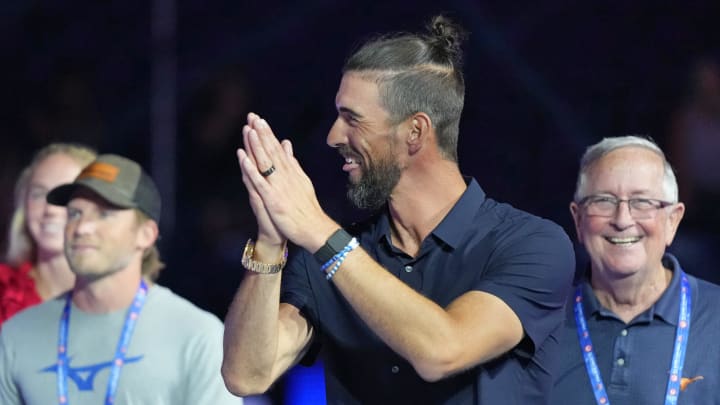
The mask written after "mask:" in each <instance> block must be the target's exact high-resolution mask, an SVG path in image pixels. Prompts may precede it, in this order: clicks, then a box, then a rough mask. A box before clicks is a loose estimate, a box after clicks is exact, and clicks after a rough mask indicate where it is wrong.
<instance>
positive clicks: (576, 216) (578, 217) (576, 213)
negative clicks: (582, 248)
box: [570, 201, 583, 243]
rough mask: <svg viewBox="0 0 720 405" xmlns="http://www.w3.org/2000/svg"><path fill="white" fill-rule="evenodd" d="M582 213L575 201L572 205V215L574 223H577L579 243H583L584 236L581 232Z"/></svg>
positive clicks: (576, 232) (576, 230)
mask: <svg viewBox="0 0 720 405" xmlns="http://www.w3.org/2000/svg"><path fill="white" fill-rule="evenodd" d="M580 211H581V210H580V206H579V205H578V204H577V203H576V202H575V201H573V202H571V203H570V215H572V217H573V221H574V222H575V234H576V235H577V239H578V242H580V243H583V237H582V235H583V234H582V232H581V231H580V227H581V226H582V222H581V221H582V213H581V212H580Z"/></svg>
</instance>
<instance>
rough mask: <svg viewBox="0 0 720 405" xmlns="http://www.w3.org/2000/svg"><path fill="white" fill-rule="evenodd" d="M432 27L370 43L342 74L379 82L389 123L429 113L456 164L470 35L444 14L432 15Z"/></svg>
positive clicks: (442, 145)
mask: <svg viewBox="0 0 720 405" xmlns="http://www.w3.org/2000/svg"><path fill="white" fill-rule="evenodd" d="M427 31H428V32H427V33H425V34H409V33H395V34H389V35H383V36H380V37H378V38H375V39H372V40H370V41H368V42H366V43H365V44H363V45H362V46H361V47H360V48H359V49H358V50H357V51H356V52H355V53H354V54H352V55H351V56H350V58H349V59H348V60H347V62H346V63H345V66H344V67H343V74H345V73H348V72H353V73H359V74H361V75H363V76H365V77H366V78H367V79H369V80H373V81H374V82H375V83H376V84H377V85H378V91H379V94H380V104H381V105H382V107H383V108H384V109H385V110H386V111H387V112H388V114H389V115H390V125H398V124H399V123H401V122H402V121H403V120H405V119H407V118H408V117H409V116H411V115H412V114H415V113H418V112H424V113H426V114H427V115H428V116H429V117H430V120H431V121H432V125H433V127H434V129H435V132H436V134H437V142H438V147H439V149H440V151H441V153H442V154H443V157H444V158H445V159H448V160H451V161H454V162H457V140H458V132H459V126H460V115H461V113H462V109H463V104H464V100H465V80H464V78H463V73H462V59H463V58H462V49H461V45H462V42H463V41H464V40H465V38H466V37H467V34H466V32H465V30H463V28H462V27H460V26H459V25H457V24H455V23H454V22H452V21H451V20H450V19H449V18H447V17H445V16H436V17H433V18H432V20H431V21H430V23H429V24H428V26H427Z"/></svg>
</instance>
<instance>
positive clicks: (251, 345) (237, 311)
mask: <svg viewBox="0 0 720 405" xmlns="http://www.w3.org/2000/svg"><path fill="white" fill-rule="evenodd" d="M279 300H280V275H279V274H256V273H252V272H249V271H248V272H246V274H245V276H244V279H243V281H242V283H241V284H240V287H239V289H238V291H237V293H236V295H235V298H234V299H233V302H232V304H231V305H230V309H229V310H228V314H227V316H226V318H225V334H224V339H223V365H222V373H223V378H224V380H225V385H226V386H227V387H228V389H229V390H230V391H231V392H233V393H234V394H236V395H249V394H255V393H260V392H264V391H265V390H267V388H268V387H269V386H270V385H271V384H272V382H273V381H272V379H273V377H272V370H273V367H274V363H275V359H276V358H277V347H278V317H279V310H278V308H279Z"/></svg>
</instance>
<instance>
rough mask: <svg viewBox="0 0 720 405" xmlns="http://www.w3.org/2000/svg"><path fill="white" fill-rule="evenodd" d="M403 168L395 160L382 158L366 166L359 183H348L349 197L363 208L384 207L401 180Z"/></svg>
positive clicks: (355, 204)
mask: <svg viewBox="0 0 720 405" xmlns="http://www.w3.org/2000/svg"><path fill="white" fill-rule="evenodd" d="M401 174H402V169H401V168H400V166H398V165H397V163H395V162H394V161H393V160H390V159H388V160H382V161H380V162H378V163H377V164H371V165H368V166H366V167H365V171H364V172H363V174H362V176H361V177H360V180H358V182H357V183H350V184H348V190H347V197H348V199H349V200H350V201H351V202H352V204H353V205H354V206H356V207H357V208H359V209H362V210H371V211H376V210H378V209H380V208H382V207H383V206H384V205H385V203H386V202H387V200H388V199H389V198H390V194H391V193H392V191H393V190H394V189H395V186H396V185H397V184H398V182H399V181H400V175H401Z"/></svg>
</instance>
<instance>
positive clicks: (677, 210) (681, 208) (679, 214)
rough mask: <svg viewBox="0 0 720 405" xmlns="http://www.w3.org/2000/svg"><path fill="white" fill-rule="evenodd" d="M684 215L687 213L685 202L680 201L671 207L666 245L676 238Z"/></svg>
mask: <svg viewBox="0 0 720 405" xmlns="http://www.w3.org/2000/svg"><path fill="white" fill-rule="evenodd" d="M683 215H685V204H683V203H681V202H679V203H677V204H675V206H673V207H671V208H670V212H669V213H668V216H667V225H666V226H667V233H666V234H665V246H670V244H671V243H672V241H673V239H675V233H677V230H678V227H679V226H680V221H681V220H682V218H683Z"/></svg>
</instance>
